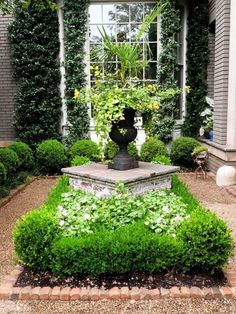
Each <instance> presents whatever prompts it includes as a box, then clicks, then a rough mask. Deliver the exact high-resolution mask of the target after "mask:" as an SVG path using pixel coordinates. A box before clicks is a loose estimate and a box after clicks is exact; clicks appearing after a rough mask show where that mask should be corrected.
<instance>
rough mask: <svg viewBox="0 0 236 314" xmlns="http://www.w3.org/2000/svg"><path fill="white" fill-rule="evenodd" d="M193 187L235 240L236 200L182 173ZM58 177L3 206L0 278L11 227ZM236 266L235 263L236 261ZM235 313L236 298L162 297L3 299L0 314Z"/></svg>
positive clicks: (8, 260) (210, 182)
mask: <svg viewBox="0 0 236 314" xmlns="http://www.w3.org/2000/svg"><path fill="white" fill-rule="evenodd" d="M180 177H181V178H182V180H183V181H185V182H186V183H187V184H188V186H189V188H190V190H191V191H192V193H193V194H194V195H196V196H197V198H198V199H199V200H200V201H201V202H202V203H203V204H204V206H206V207H207V208H208V209H210V210H212V211H214V212H216V213H217V215H219V216H221V217H222V218H223V219H225V221H226V222H227V223H228V225H229V227H230V228H231V229H233V236H234V239H235V240H236V224H235V222H236V199H235V198H233V197H232V196H230V195H229V194H228V193H227V192H226V191H225V190H224V189H222V188H218V187H217V186H216V185H215V181H214V179H212V178H211V177H207V178H206V179H203V178H197V179H196V178H195V176H194V175H180ZM55 184H56V179H46V180H45V179H39V180H37V181H34V182H33V183H31V184H30V185H29V186H28V187H27V188H26V189H25V190H24V191H23V192H21V193H20V194H18V195H16V196H15V197H14V198H13V199H12V200H11V201H10V202H9V203H8V204H6V205H5V206H3V207H2V208H0V280H1V277H2V276H3V275H5V274H6V273H8V272H9V271H11V269H12V268H13V266H12V257H13V256H14V253H13V244H12V240H11V232H12V228H13V226H14V224H15V221H16V219H17V218H19V217H20V216H21V215H23V214H24V213H26V212H28V211H29V210H31V209H33V208H36V207H38V206H40V205H41V204H42V203H43V201H44V200H45V199H46V197H47V194H48V192H49V191H50V189H51V188H52V187H53V186H54V185H55ZM235 265H236V263H235ZM15 313H22V314H44V313H50V314H54V313H55V314H64V313H70V314H84V313H86V314H87V313H88V314H90V313H91V314H100V313H103V314H118V313H119V314H126V313H127V314H133V313H135V314H152V313H158V314H159V313H160V314H205V313H211V314H215V313H219V314H236V301H227V300H225V299H221V300H211V301H207V300H197V299H196V300H195V299H187V300H182V299H181V300H180V299H176V300H175V299H162V300H160V301H137V302H135V301H133V300H131V301H98V302H79V301H76V302H75V301H74V302H47V301H42V302H40V301H0V314H15Z"/></svg>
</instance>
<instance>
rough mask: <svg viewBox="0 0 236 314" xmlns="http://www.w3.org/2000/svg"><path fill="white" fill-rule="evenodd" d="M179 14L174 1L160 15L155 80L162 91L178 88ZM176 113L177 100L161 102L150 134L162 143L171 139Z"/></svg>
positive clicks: (166, 4)
mask: <svg viewBox="0 0 236 314" xmlns="http://www.w3.org/2000/svg"><path fill="white" fill-rule="evenodd" d="M180 22H181V21H180V12H179V9H178V7H177V4H176V0H170V1H169V2H167V3H166V1H165V7H164V10H163V11H162V14H161V38H160V41H161V52H160V55H159V60H158V69H157V79H158V84H160V85H161V87H162V88H163V89H166V88H178V84H177V81H176V78H175V74H176V72H177V71H178V61H177V47H178V42H177V39H176V34H177V33H178V32H179V30H180V27H181V25H180ZM177 111H178V105H177V99H173V100H168V101H162V103H161V104H160V110H159V111H158V114H155V115H154V116H153V119H152V123H151V134H152V135H158V137H159V138H160V139H161V140H163V141H164V142H168V141H170V140H171V139H172V131H173V129H174V125H175V118H176V113H177Z"/></svg>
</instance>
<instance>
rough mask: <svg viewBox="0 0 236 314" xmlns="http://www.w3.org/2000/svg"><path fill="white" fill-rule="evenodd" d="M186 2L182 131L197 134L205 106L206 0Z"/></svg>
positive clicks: (206, 56) (207, 15)
mask: <svg viewBox="0 0 236 314" xmlns="http://www.w3.org/2000/svg"><path fill="white" fill-rule="evenodd" d="M188 6H189V16H188V34H187V85H188V86H190V88H191V90H190V93H189V94H188V95H187V99H186V115H185V122H184V127H183V134H184V135H187V136H198V134H199V129H200V127H201V125H202V119H203V117H201V112H202V111H203V110H204V109H205V108H206V107H207V103H206V100H205V97H206V95H207V64H208V57H209V49H208V21H209V12H208V1H206V0H189V1H188Z"/></svg>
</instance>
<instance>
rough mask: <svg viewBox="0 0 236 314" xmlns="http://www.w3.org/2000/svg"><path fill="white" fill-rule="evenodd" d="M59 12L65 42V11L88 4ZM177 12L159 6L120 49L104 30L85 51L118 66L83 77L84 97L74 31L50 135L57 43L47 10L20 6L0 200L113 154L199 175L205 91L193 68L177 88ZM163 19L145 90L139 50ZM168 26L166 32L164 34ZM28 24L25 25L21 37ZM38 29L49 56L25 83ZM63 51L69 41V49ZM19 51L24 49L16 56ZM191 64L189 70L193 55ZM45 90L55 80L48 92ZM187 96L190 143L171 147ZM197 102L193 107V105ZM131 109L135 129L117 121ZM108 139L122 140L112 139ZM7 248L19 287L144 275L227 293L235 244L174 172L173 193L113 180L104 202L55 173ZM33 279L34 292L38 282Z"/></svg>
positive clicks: (0, 161) (111, 160)
mask: <svg viewBox="0 0 236 314" xmlns="http://www.w3.org/2000/svg"><path fill="white" fill-rule="evenodd" d="M68 2H69V1H68ZM66 4H67V5H65V22H66V23H65V24H66V32H67V35H68V34H69V32H70V31H71V28H73V27H72V26H73V25H72V24H70V23H72V21H71V20H72V19H71V20H70V16H71V14H72V13H75V11H73V10H78V8H79V9H81V7H82V6H85V5H86V4H85V3H84V2H83V1H81V2H80V3H78V4H74V5H72V3H70V9H69V6H68V3H66ZM175 9H176V8H175V5H174V4H173V3H172V1H166V2H165V1H164V2H163V3H162V4H161V5H160V6H157V7H156V8H155V10H153V12H151V14H150V15H147V18H146V19H144V21H143V24H142V25H141V28H140V30H139V32H138V34H137V36H136V38H135V41H134V42H133V43H132V44H130V43H129V42H122V43H120V44H117V43H116V42H114V40H113V39H112V38H110V37H109V36H108V34H107V33H106V31H105V29H100V30H99V32H100V35H101V37H102V42H101V45H98V47H96V49H95V51H93V53H95V54H96V56H99V58H100V60H102V61H103V64H106V62H108V60H113V61H114V60H118V65H119V66H118V68H116V69H115V70H114V69H113V71H112V69H111V68H109V67H107V68H106V67H105V68H104V67H103V68H100V67H99V65H96V64H94V65H93V66H92V67H91V68H90V74H91V77H92V80H93V84H92V85H91V86H90V87H89V88H86V87H85V77H84V66H83V62H82V59H81V60H78V59H76V58H82V57H81V56H82V54H83V53H82V50H83V46H84V45H83V44H84V41H83V40H85V33H84V34H83V35H81V32H80V34H79V36H77V35H78V34H77V33H76V32H77V31H75V32H74V33H73V32H72V33H70V34H69V35H71V37H70V36H69V35H68V36H67V37H66V38H67V39H66V40H68V41H69V40H72V41H73V40H74V45H71V49H68V55H67V56H66V60H67V61H66V63H65V64H66V66H67V70H68V71H67V78H66V83H67V88H66V96H65V97H66V100H67V106H68V125H67V126H68V130H69V135H68V137H66V138H65V137H64V138H63V137H62V136H61V134H60V133H59V131H58V129H59V128H58V124H59V122H58V121H59V115H60V110H59V108H58V104H59V103H60V100H59V99H60V95H59V91H58V84H59V74H58V64H57V62H55V56H57V54H58V42H57V39H55V38H57V37H54V38H53V40H51V37H52V36H51V33H53V32H55V31H56V30H57V26H58V25H57V22H56V20H55V14H54V13H55V12H54V11H53V10H46V13H45V12H44V11H43V12H42V11H40V10H39V11H37V10H36V8H35V7H34V5H29V7H28V9H27V10H28V11H27V10H26V11H24V9H22V7H21V6H17V8H16V12H15V15H16V20H15V21H14V22H13V23H12V24H11V26H10V28H9V31H10V41H11V48H12V53H13V58H14V62H13V66H14V71H15V75H16V76H17V77H18V78H19V79H20V81H21V86H20V90H19V93H18V96H17V104H16V113H15V127H16V130H17V132H18V134H19V138H20V140H17V141H15V142H14V143H12V144H10V145H9V146H8V147H6V148H1V149H0V184H1V185H0V198H4V197H5V196H7V195H8V194H9V192H10V190H11V189H12V188H14V187H16V186H18V185H19V184H21V183H24V182H26V181H27V180H28V179H29V178H30V177H31V176H51V175H57V176H60V175H61V168H65V167H69V166H71V167H79V166H83V165H85V164H90V163H94V162H102V163H104V164H106V165H108V167H109V165H111V164H115V163H116V161H115V160H116V156H119V154H121V152H122V153H123V154H125V158H128V157H129V158H131V159H132V161H133V164H132V163H131V164H132V167H137V165H138V163H137V162H138V161H142V162H146V163H151V164H156V165H177V166H179V167H181V168H180V169H181V170H182V171H183V172H188V171H192V170H193V169H194V168H195V167H196V166H195V165H194V158H193V156H194V155H196V154H198V153H201V152H202V151H206V150H207V149H206V148H205V147H203V146H202V145H201V144H200V142H199V141H198V140H197V135H198V130H199V129H200V127H201V123H203V124H204V115H201V111H203V110H205V109H206V108H207V103H206V102H205V101H204V99H205V85H204V82H203V83H202V84H200V87H199V90H198V92H196V93H195V94H194V92H195V91H194V85H196V82H194V78H193V77H191V67H189V69H190V70H189V71H190V75H189V79H191V80H192V81H191V80H190V81H191V82H189V83H190V85H191V86H190V87H189V86H187V87H186V88H184V89H183V88H180V87H179V86H178V84H177V82H176V81H175V78H174V74H175V73H174V71H173V69H175V68H176V66H177V61H176V57H173V54H174V53H176V51H175V49H176V48H177V43H176V42H175V41H174V39H173V38H174V36H173V33H176V32H177V31H178V30H179V27H180V20H179V16H178V14H177V13H176V12H178V10H176V11H175ZM72 11H73V12H72ZM84 11H85V10H83V12H84ZM26 12H29V13H30V14H31V15H30V14H27V13H26ZM160 13H162V14H163V29H162V35H161V41H162V43H163V50H162V53H161V55H160V60H159V61H160V68H161V70H160V73H158V80H157V82H155V83H153V82H152V83H151V84H144V83H141V82H140V72H142V71H143V69H145V68H146V67H147V66H148V62H149V61H150V60H148V59H147V60H141V55H142V54H143V52H142V50H141V48H140V45H139V42H138V41H139V40H141V38H142V36H144V35H145V32H147V30H149V27H150V25H151V24H152V23H153V21H156V18H157V16H158V15H159V14H160ZM201 13H202V15H204V14H205V11H204V10H203V9H202V12H201ZM171 17H172V18H173V21H174V23H173V25H168V23H167V21H168V20H169V19H170V18H171ZM25 18H26V19H27V23H26V27H25V28H24V29H23V30H22V34H21V36H18V35H19V34H18V32H19V30H20V29H21V28H20V25H22V23H23V22H24V21H25ZM39 20H40V21H41V24H39V26H38V28H37V27H33V28H32V29H33V31H34V32H35V35H37V36H35V37H36V38H37V40H38V41H45V38H46V39H47V40H46V42H47V44H48V49H47V47H45V46H44V47H43V53H44V57H45V58H42V59H43V60H41V61H42V64H41V67H40V73H38V75H36V76H35V75H32V73H34V72H35V56H34V54H35V51H34V50H33V49H31V48H30V47H29V45H28V46H27V45H26V43H27V40H26V38H27V36H28V34H27V27H28V28H31V27H32V25H33V24H34V26H35V24H36V25H37V23H38V21H39ZM48 20H49V21H50V23H49V25H48V27H47V28H46V29H44V28H43V26H44V24H43V22H44V23H45V22H46V21H48ZM77 22H78V24H80V23H83V27H85V23H84V22H85V16H83V14H81V16H80V17H79V21H77ZM42 33H43V34H42ZM148 35H149V34H148ZM74 36H75V37H76V38H75V37H74ZM165 36H166V37H165ZM78 40H80V42H79V43H78ZM169 41H170V42H169ZM203 41H204V40H203ZM167 42H169V44H171V45H168V43H167ZM33 45H35V49H36V50H37V49H38V48H39V45H38V42H37V43H34V44H33ZM67 45H69V43H68V42H66V43H65V46H66V47H67ZM20 46H21V48H22V50H19V49H18V48H19V47H20ZM78 46H79V48H80V49H79V54H78V51H77V50H76V49H75V48H77V47H78ZM170 47H171V49H170ZM50 49H51V50H50ZM147 50H148V49H147ZM19 51H20V54H21V55H22V56H23V57H22V56H20V55H19ZM47 54H48V55H47ZM73 54H74V55H73ZM35 55H36V54H35ZM168 55H171V58H170V61H171V62H170V63H169V62H168V60H166V56H168ZM24 56H30V58H28V59H29V60H31V62H28V61H27V62H26V60H28V59H27V58H24ZM75 56H76V57H75ZM46 57H48V58H46ZM73 57H74V58H75V59H76V60H77V61H78V64H79V66H78V68H76V69H75V67H74V64H73V62H70V61H71V60H72V59H73ZM148 57H150V58H151V52H148ZM188 58H189V60H190V61H189V63H190V64H191V61H193V60H191V54H190V55H189V56H188ZM46 59H47V62H46V61H45V60H46ZM19 60H21V61H20V62H19ZM205 61H206V60H205V59H204V58H203V60H202V62H199V66H200V67H201V68H204V66H202V65H204V62H205ZM45 75H46V77H45ZM192 76H193V75H192ZM203 76H204V73H203ZM34 80H35V81H34ZM200 81H202V80H201V78H200ZM49 82H52V84H51V85H50V86H49ZM156 83H157V84H156ZM40 84H41V86H40ZM68 86H69V87H68ZM54 90H56V91H57V92H54ZM183 92H186V93H187V110H189V111H190V112H188V113H189V114H188V115H187V116H186V121H185V125H184V128H183V132H184V134H185V135H188V136H183V137H180V138H178V139H172V135H173V130H174V125H175V118H176V115H177V114H178V109H177V108H176V103H177V100H178V97H179V95H180V94H182V93H183ZM32 95H33V96H32ZM195 95H197V96H196V97H200V100H199V99H197V100H196V99H195V100H194V97H195ZM199 95H200V96H199ZM194 101H199V110H198V111H199V112H198V113H197V114H196V115H195V119H194V121H192V116H194V115H192V113H193V112H194V110H195V108H194V109H193V110H192V111H191V106H192V103H193V102H194ZM40 102H41V106H40V105H39V106H38V107H37V106H36V105H35V104H36V103H37V104H40ZM88 103H89V104H90V105H91V106H92V111H93V118H94V122H95V130H96V132H97V134H98V136H99V144H97V143H95V142H93V141H92V140H91V139H89V136H88V116H87V111H88V110H87V104H88ZM127 110H129V111H130V110H131V111H132V113H133V118H132V119H131V120H132V121H131V123H128V124H124V121H125V120H126V117H125V112H126V111H127ZM26 113H27V114H26ZM135 114H136V115H139V116H140V115H142V116H143V121H144V128H145V131H146V135H147V137H146V140H145V142H144V143H143V144H142V146H141V147H140V149H137V146H136V143H135V141H134V140H135V137H136V135H137V130H136V128H135V126H134V125H133V124H134V123H133V122H134V115H135ZM32 116H33V117H34V119H35V121H33V119H31V117H32ZM196 116H197V117H199V121H198V119H196ZM207 118H208V117H207ZM27 119H28V120H27ZM129 122H130V121H129ZM157 129H158V131H157ZM129 132H131V133H132V134H131V135H130V134H129ZM113 133H119V134H118V135H119V136H118V137H119V139H118V140H117V139H116V136H113V135H112V134H113ZM190 135H191V136H190ZM109 136H110V138H109ZM127 138H128V139H127ZM122 141H123V142H122ZM127 156H128V157H127ZM121 157H122V156H121ZM13 241H14V246H15V252H16V255H17V263H18V264H20V265H24V267H25V277H22V279H20V280H22V282H24V281H25V280H26V277H27V274H29V273H31V272H32V273H33V275H32V276H33V277H37V278H39V277H42V278H45V277H47V276H49V277H50V278H57V280H58V281H57V282H60V280H65V281H63V284H65V283H66V282H68V280H70V279H68V278H71V277H73V278H77V279H78V278H85V279H84V280H85V281H86V280H87V278H89V280H87V282H89V281H90V280H91V279H92V278H93V280H94V279H97V280H100V282H99V284H98V285H102V284H101V282H103V281H109V280H111V278H116V280H118V279H117V278H124V277H127V278H131V277H135V278H138V279H137V280H138V281H139V282H138V283H137V282H136V284H138V285H139V286H141V284H142V280H143V279H142V280H141V279H140V278H143V277H145V281H146V280H147V278H151V277H153V276H154V277H155V276H156V277H158V276H160V277H161V276H164V278H165V276H166V274H169V275H170V274H171V275H173V274H174V275H176V276H177V275H181V276H182V278H183V277H185V276H188V275H189V274H190V275H191V274H193V276H195V275H196V274H198V275H199V276H200V277H201V276H203V274H207V276H209V277H207V280H211V279H212V280H213V281H212V286H214V285H215V283H216V281H217V280H218V281H217V283H218V282H220V284H222V285H223V284H225V281H224V280H225V279H224V277H223V275H222V272H221V271H222V269H223V268H224V266H225V265H226V264H227V262H228V260H229V258H230V257H231V256H232V252H233V247H234V244H233V239H232V236H231V232H230V230H229V229H228V227H227V225H226V223H225V222H224V221H223V220H221V219H220V218H218V217H217V216H216V215H215V214H214V213H212V212H211V211H209V210H207V209H205V208H204V207H203V205H202V204H201V203H200V202H199V201H198V200H197V199H196V198H194V196H193V195H192V194H191V193H190V192H189V191H188V188H187V186H186V185H185V184H184V183H183V182H182V181H181V180H180V179H179V177H178V176H177V175H173V176H172V187H171V189H170V190H160V191H150V192H148V193H145V194H143V195H132V194H131V193H130V191H129V190H128V189H127V188H126V187H125V185H124V183H123V182H119V181H118V182H117V184H116V189H115V190H114V191H113V192H112V193H111V195H109V196H108V197H106V198H100V197H98V196H96V195H94V194H92V193H89V192H84V191H82V190H80V189H73V188H72V187H71V186H70V184H69V179H68V177H66V176H61V177H60V179H59V180H58V182H57V185H56V187H55V188H53V189H52V191H51V192H50V194H49V196H48V199H47V200H46V202H45V203H44V204H43V205H42V206H41V207H40V208H36V209H34V210H32V211H30V212H29V213H27V214H26V215H24V216H22V217H21V218H20V219H19V220H18V221H17V223H16V225H15V227H14V231H13ZM27 272H28V273H27ZM38 274H40V276H39V275H38ZM33 277H32V278H31V281H30V284H32V281H34V279H33ZM204 278H205V277H204ZM209 278H211V279H209ZM214 278H215V279H214ZM119 280H120V279H119ZM214 280H216V281H214ZM203 282H204V279H203ZM184 283H185V282H184ZM37 284H39V282H38V283H37ZM87 284H88V285H89V283H87ZM48 285H50V281H49V282H48ZM202 285H203V283H202ZM154 287H155V285H154Z"/></svg>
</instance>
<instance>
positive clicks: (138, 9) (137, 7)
mask: <svg viewBox="0 0 236 314" xmlns="http://www.w3.org/2000/svg"><path fill="white" fill-rule="evenodd" d="M130 20H131V22H136V23H137V22H142V21H143V4H142V3H133V4H131V5H130Z"/></svg>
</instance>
